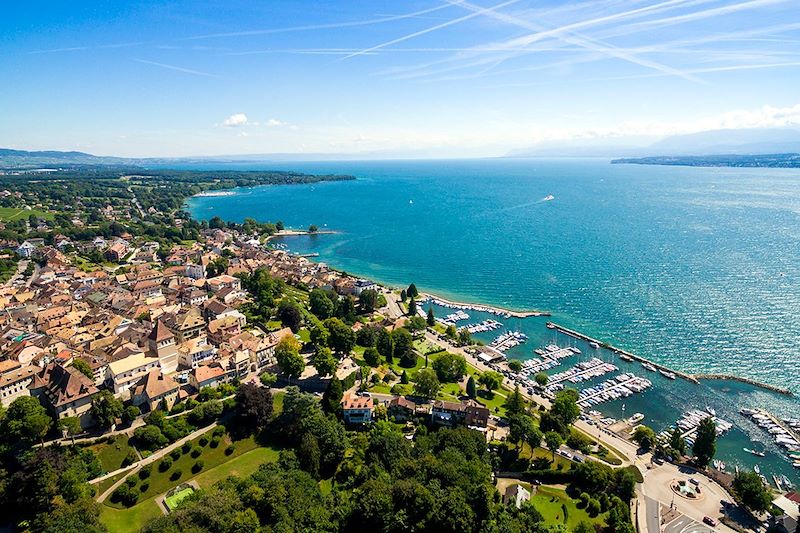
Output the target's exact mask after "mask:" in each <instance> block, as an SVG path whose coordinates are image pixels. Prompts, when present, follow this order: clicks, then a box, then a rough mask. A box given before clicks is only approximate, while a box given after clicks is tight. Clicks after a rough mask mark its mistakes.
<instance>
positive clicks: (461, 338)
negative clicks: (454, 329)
mask: <svg viewBox="0 0 800 533" xmlns="http://www.w3.org/2000/svg"><path fill="white" fill-rule="evenodd" d="M458 343H459V344H460V345H461V346H467V345H469V344H472V333H470V332H469V330H468V329H467V328H461V329H459V330H458Z"/></svg>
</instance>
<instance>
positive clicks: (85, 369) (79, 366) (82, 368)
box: [72, 359, 94, 381]
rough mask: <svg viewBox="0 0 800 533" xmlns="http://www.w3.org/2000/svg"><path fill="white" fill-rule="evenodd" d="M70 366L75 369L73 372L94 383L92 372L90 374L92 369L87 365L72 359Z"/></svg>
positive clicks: (80, 360)
mask: <svg viewBox="0 0 800 533" xmlns="http://www.w3.org/2000/svg"><path fill="white" fill-rule="evenodd" d="M72 366H73V367H75V370H77V371H79V372H80V373H81V374H83V375H84V376H86V377H87V378H89V379H91V380H92V381H94V372H92V367H90V366H89V363H87V362H86V361H84V360H83V359H73V360H72Z"/></svg>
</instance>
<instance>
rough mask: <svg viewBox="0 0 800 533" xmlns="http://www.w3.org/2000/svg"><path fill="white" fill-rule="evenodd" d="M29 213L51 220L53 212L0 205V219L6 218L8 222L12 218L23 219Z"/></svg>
mask: <svg viewBox="0 0 800 533" xmlns="http://www.w3.org/2000/svg"><path fill="white" fill-rule="evenodd" d="M31 215H36V216H37V217H39V218H44V219H47V220H52V218H53V213H46V212H44V211H39V210H38V209H31V210H27V209H19V208H17V207H0V220H7V221H9V222H11V221H14V220H25V219H27V218H28V217H29V216H31Z"/></svg>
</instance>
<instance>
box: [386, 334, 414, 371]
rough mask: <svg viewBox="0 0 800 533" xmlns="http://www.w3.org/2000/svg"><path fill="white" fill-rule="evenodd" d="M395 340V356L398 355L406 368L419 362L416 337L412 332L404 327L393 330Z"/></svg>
mask: <svg viewBox="0 0 800 533" xmlns="http://www.w3.org/2000/svg"><path fill="white" fill-rule="evenodd" d="M392 341H393V342H394V356H396V357H398V359H399V364H400V366H402V367H405V368H413V367H414V366H416V364H417V352H415V351H414V339H413V338H412V337H411V333H409V332H408V330H405V329H403V328H400V329H396V330H394V331H393V332H392Z"/></svg>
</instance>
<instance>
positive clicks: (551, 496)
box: [531, 485, 605, 531]
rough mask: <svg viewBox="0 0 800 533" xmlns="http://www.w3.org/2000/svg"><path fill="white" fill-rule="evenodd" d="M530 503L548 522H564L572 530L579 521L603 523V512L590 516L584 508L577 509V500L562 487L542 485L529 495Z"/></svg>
mask: <svg viewBox="0 0 800 533" xmlns="http://www.w3.org/2000/svg"><path fill="white" fill-rule="evenodd" d="M531 503H533V506H534V507H536V509H537V510H538V511H539V512H540V513H542V516H543V517H544V519H545V522H546V523H548V524H564V525H566V526H567V530H569V531H572V530H573V529H574V528H575V526H577V525H578V524H579V523H580V522H590V523H593V524H594V523H598V524H605V519H604V518H605V514H600V515H598V516H596V517H595V518H591V517H590V516H589V515H588V514H587V513H586V511H585V510H583V509H578V507H577V505H576V504H577V503H578V500H573V499H572V498H570V497H569V496H568V495H567V493H566V492H565V491H564V490H563V489H559V488H556V487H548V486H546V485H542V486H540V487H538V489H537V491H536V494H534V495H533V496H531Z"/></svg>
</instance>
